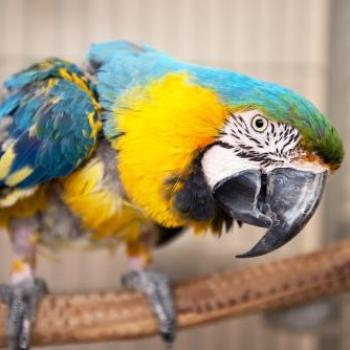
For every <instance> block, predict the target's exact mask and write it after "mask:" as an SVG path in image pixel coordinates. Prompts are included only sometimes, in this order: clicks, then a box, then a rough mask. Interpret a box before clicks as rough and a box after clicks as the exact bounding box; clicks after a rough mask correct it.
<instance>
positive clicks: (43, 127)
mask: <svg viewBox="0 0 350 350" xmlns="http://www.w3.org/2000/svg"><path fill="white" fill-rule="evenodd" d="M5 86H6V87H7V89H8V90H9V96H8V97H7V98H6V99H5V100H4V101H2V103H1V104H0V125H1V122H2V120H3V119H4V118H7V119H8V118H10V123H8V126H7V128H6V137H5V138H4V137H3V138H2V139H1V140H0V143H1V148H0V172H1V170H2V169H1V167H4V166H8V164H6V163H5V162H2V159H3V157H4V156H5V155H6V152H13V153H14V157H13V159H12V160H11V164H10V167H9V169H8V170H7V171H5V176H4V178H1V179H0V181H1V183H0V186H1V187H4V186H6V180H7V179H8V178H10V177H11V175H13V174H16V172H18V171H20V170H21V169H23V168H25V167H28V168H30V169H31V173H30V174H29V175H28V176H26V177H25V178H24V179H21V181H18V182H17V183H15V185H13V184H12V186H13V187H14V188H28V187H33V186H36V185H39V184H42V183H44V182H47V181H50V180H52V179H55V178H58V177H62V176H66V175H68V174H69V173H71V172H72V171H74V170H75V169H76V168H77V167H78V166H79V165H80V164H81V162H82V161H83V160H84V159H86V158H87V157H88V156H89V155H90V153H91V151H92V150H93V148H94V145H95V143H96V138H97V135H96V133H95V132H93V130H94V128H95V127H96V123H98V121H97V118H98V105H97V102H96V100H95V98H94V96H93V90H92V89H90V87H89V85H88V80H87V79H86V78H85V76H84V74H83V73H82V72H81V71H80V70H79V69H78V68H77V67H76V66H74V65H72V64H70V63H67V62H65V61H61V60H58V59H50V60H48V61H45V62H43V63H40V64H37V65H34V66H32V67H31V68H29V69H27V70H25V71H23V72H20V73H18V74H15V75H14V76H12V77H11V78H10V79H8V80H7V81H6V82H5ZM91 116H92V118H91ZM7 187H8V186H7Z"/></svg>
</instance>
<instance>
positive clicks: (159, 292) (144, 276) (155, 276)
mask: <svg viewBox="0 0 350 350" xmlns="http://www.w3.org/2000/svg"><path fill="white" fill-rule="evenodd" d="M122 283H123V285H124V286H126V287H132V288H134V289H136V290H137V291H139V292H141V293H143V294H145V295H146V296H147V298H148V300H149V302H150V303H151V306H152V309H153V312H154V314H155V315H156V316H157V318H158V321H159V324H160V334H161V336H162V338H163V340H164V342H165V343H166V344H167V345H168V346H169V347H170V346H171V345H172V344H173V343H174V341H175V336H176V310H175V304H174V300H173V296H172V291H171V286H170V280H169V278H168V277H167V276H166V275H164V274H161V273H159V272H154V271H149V270H131V271H129V272H127V273H126V274H125V275H123V277H122Z"/></svg>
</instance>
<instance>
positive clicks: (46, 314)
mask: <svg viewBox="0 0 350 350" xmlns="http://www.w3.org/2000/svg"><path fill="white" fill-rule="evenodd" d="M349 289H350V241H343V242H341V243H338V244H336V245H333V246H330V247H327V248H325V249H323V250H320V251H317V252H314V253H311V254H305V255H300V256H296V257H293V258H289V259H284V260H280V261H275V262H268V263H263V264H260V265H253V266H247V267H244V268H241V269H236V270H233V271H228V272H222V273H217V274H214V275H211V276H208V277H202V278H196V279H192V280H190V281H188V282H181V283H178V284H176V286H175V297H176V304H177V310H178V323H179V327H180V328H187V327H192V326H196V325H200V324H203V323H207V322H215V321H217V320H219V319H223V318H226V317H233V316H241V315H244V314H247V313H255V312H261V311H267V310H269V311H270V310H276V309H278V308H282V307H289V306H293V305H297V304H300V303H305V302H308V301H312V300H315V299H317V298H321V297H326V296H331V295H334V294H337V293H341V292H345V291H347V290H349ZM5 322H6V307H5V306H4V305H2V304H1V305H0V346H4V345H5V338H6V337H5ZM157 332H158V327H157V323H156V320H155V318H154V317H153V315H152V312H151V310H150V308H149V306H148V304H147V302H146V299H145V298H144V297H143V296H142V295H140V294H138V293H136V292H133V291H128V290H123V291H116V292H101V293H90V294H76V295H74V294H73V295H48V296H46V297H45V298H44V299H43V302H42V303H41V305H40V308H39V312H38V317H37V322H36V326H35V328H34V334H33V344H34V345H57V344H67V343H90V342H102V341H110V340H118V339H135V338H140V337H145V336H151V335H154V334H156V333H157Z"/></svg>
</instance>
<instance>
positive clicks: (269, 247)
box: [213, 168, 327, 258]
mask: <svg viewBox="0 0 350 350" xmlns="http://www.w3.org/2000/svg"><path fill="white" fill-rule="evenodd" d="M326 177H327V171H324V172H321V173H313V172H311V171H301V170H297V169H293V168H276V169H274V170H272V171H270V172H268V173H267V174H262V173H261V171H259V170H246V171H242V172H240V173H237V174H235V175H234V176H232V177H230V178H228V179H224V180H222V181H221V182H220V183H219V184H217V185H216V186H215V188H214V193H213V195H214V197H215V199H216V200H217V201H218V202H219V204H220V205H221V206H222V208H223V210H225V211H226V212H227V213H228V214H229V215H230V216H232V218H234V219H237V220H240V221H242V222H245V223H248V224H252V225H256V226H262V227H266V228H268V231H267V233H266V234H265V235H264V236H263V237H262V238H261V239H260V241H259V242H258V243H257V244H256V245H255V246H254V247H253V248H252V249H251V250H249V251H248V252H246V253H244V254H240V255H238V257H240V258H246V257H254V256H259V255H263V254H266V253H269V252H271V251H273V250H275V249H277V248H279V247H281V246H283V245H284V244H286V243H287V242H289V241H290V240H291V239H292V238H293V237H295V236H296V235H297V234H298V233H299V232H300V231H301V230H302V228H303V227H304V226H305V225H306V223H307V222H308V221H309V220H310V218H311V216H312V215H313V213H314V211H315V209H316V208H317V205H318V204H319V202H320V199H321V197H322V193H323V189H324V185H325V182H326Z"/></svg>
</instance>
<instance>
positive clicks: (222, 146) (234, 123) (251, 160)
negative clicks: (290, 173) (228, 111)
mask: <svg viewBox="0 0 350 350" xmlns="http://www.w3.org/2000/svg"><path fill="white" fill-rule="evenodd" d="M300 140H301V136H300V133H299V131H298V130H297V129H296V128H294V127H293V126H291V125H289V124H286V123H282V122H276V121H272V120H270V119H268V118H266V117H265V116H264V115H263V113H262V112H261V111H259V110H250V111H245V112H238V113H236V114H234V115H232V116H231V117H230V118H229V119H228V120H227V121H226V123H225V125H224V127H223V129H222V130H221V132H220V138H219V139H218V141H217V143H216V144H215V145H213V146H212V147H211V148H210V149H208V150H207V151H206V152H205V154H204V155H203V159H202V167H203V172H204V175H205V177H206V179H207V182H208V184H209V186H210V187H211V188H213V187H214V186H215V185H216V184H217V183H218V182H219V181H220V180H222V179H224V178H227V177H229V176H232V175H233V174H235V173H238V172H241V171H244V170H254V169H261V170H262V171H263V172H268V171H271V170H272V169H274V168H277V167H280V168H283V167H290V168H295V169H299V170H304V171H313V172H321V171H324V170H325V167H324V166H322V165H321V164H317V162H307V161H304V160H302V159H301V157H300V155H301V150H300V148H299V143H300Z"/></svg>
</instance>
